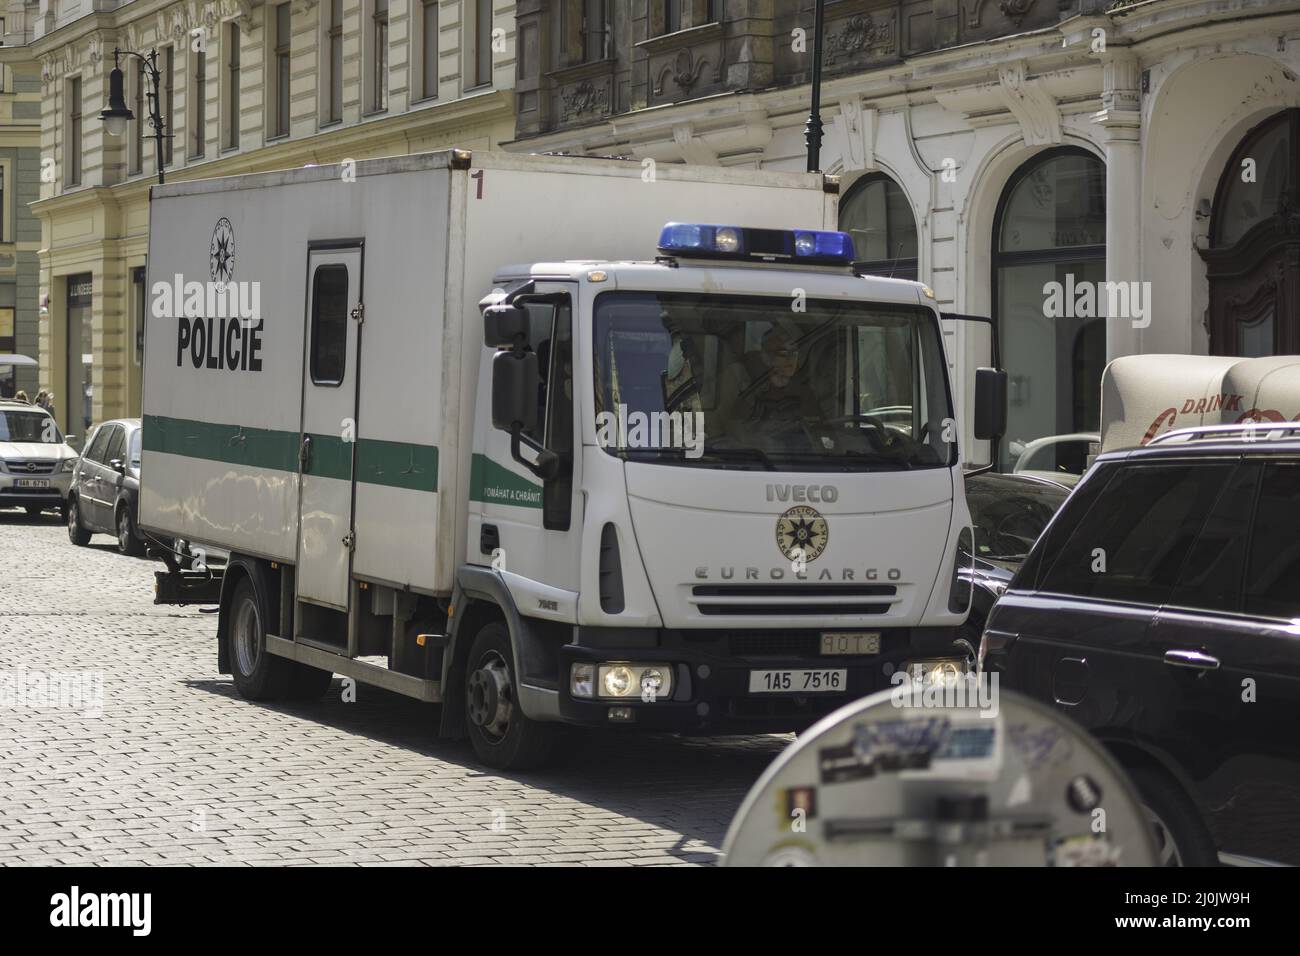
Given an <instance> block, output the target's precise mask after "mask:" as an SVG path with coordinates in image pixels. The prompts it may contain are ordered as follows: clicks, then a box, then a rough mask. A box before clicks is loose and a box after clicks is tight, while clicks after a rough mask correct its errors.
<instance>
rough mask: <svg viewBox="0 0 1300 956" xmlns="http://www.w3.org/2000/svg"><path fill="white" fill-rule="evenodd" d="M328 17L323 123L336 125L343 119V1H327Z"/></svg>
mask: <svg viewBox="0 0 1300 956" xmlns="http://www.w3.org/2000/svg"><path fill="white" fill-rule="evenodd" d="M329 5H330V6H329V16H328V17H327V18H326V20H325V44H324V47H325V62H324V63H322V64H321V67H322V69H321V72H322V73H324V74H325V82H326V88H327V90H328V92H327V94H326V97H325V122H327V123H337V122H339V121H340V120H342V119H343V0H329Z"/></svg>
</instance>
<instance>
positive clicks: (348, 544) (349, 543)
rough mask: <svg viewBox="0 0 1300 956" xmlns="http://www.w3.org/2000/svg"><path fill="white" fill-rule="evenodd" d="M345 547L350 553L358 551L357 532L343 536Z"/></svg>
mask: <svg viewBox="0 0 1300 956" xmlns="http://www.w3.org/2000/svg"><path fill="white" fill-rule="evenodd" d="M343 547H345V548H347V549H348V550H349V551H355V550H356V548H357V533H356V532H355V531H349V532H348V533H347V534H345V535H344V536H343Z"/></svg>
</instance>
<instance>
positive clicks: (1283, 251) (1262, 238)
mask: <svg viewBox="0 0 1300 956" xmlns="http://www.w3.org/2000/svg"><path fill="white" fill-rule="evenodd" d="M1245 170H1250V171H1252V172H1253V175H1252V176H1247V175H1245V174H1244V171H1245ZM1298 202H1300V110H1295V109H1292V110H1285V111H1283V112H1281V113H1276V114H1274V115H1273V116H1271V117H1269V118H1268V119H1267V120H1265V121H1264V122H1263V123H1261V124H1260V125H1259V126H1256V127H1255V128H1254V129H1252V130H1251V131H1250V132H1248V133H1247V134H1246V135H1245V137H1244V138H1243V139H1242V141H1241V142H1240V143H1239V144H1238V146H1237V149H1236V150H1235V151H1234V152H1233V154H1232V157H1231V158H1230V159H1229V160H1228V164H1227V165H1226V166H1224V168H1223V173H1222V175H1221V177H1220V180H1219V187H1218V189H1217V191H1216V193H1215V197H1214V206H1213V213H1212V216H1211V219H1210V247H1209V248H1208V249H1205V250H1202V251H1201V256H1202V258H1203V259H1204V260H1205V265H1206V276H1207V278H1208V279H1209V285H1210V308H1209V332H1210V343H1209V345H1210V348H1209V351H1210V354H1211V355H1240V356H1245V357H1247V358H1254V357H1258V356H1264V355H1290V354H1294V353H1295V352H1300V265H1298V264H1297V263H1298V262H1300V238H1298V237H1297V236H1296V235H1295V233H1294V231H1293V229H1292V222H1293V217H1294V215H1295V210H1296V208H1297V203H1298Z"/></svg>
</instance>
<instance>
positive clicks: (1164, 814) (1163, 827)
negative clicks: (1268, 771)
mask: <svg viewBox="0 0 1300 956" xmlns="http://www.w3.org/2000/svg"><path fill="white" fill-rule="evenodd" d="M1129 775H1130V776H1131V777H1132V778H1133V782H1134V783H1135V784H1137V788H1138V792H1139V794H1140V795H1141V797H1142V809H1143V810H1145V811H1146V814H1147V818H1148V820H1150V822H1151V828H1152V830H1153V834H1152V836H1153V838H1154V839H1155V842H1156V857H1157V859H1158V860H1159V863H1158V865H1159V866H1218V865H1219V851H1218V849H1217V848H1216V847H1215V845H1214V838H1213V837H1212V836H1211V835H1210V831H1209V829H1208V828H1207V827H1206V825H1205V821H1204V819H1202V817H1201V813H1200V811H1199V810H1197V808H1196V804H1195V803H1193V802H1192V800H1191V798H1190V797H1189V796H1187V794H1186V793H1184V792H1183V788H1182V787H1180V786H1179V785H1178V784H1177V783H1176V782H1175V781H1174V780H1172V779H1171V778H1170V777H1169V776H1168V775H1166V774H1165V773H1163V772H1161V771H1159V770H1153V769H1151V768H1150V767H1137V768H1133V769H1130V770H1129Z"/></svg>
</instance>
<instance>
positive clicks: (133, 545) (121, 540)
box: [117, 504, 144, 558]
mask: <svg viewBox="0 0 1300 956" xmlns="http://www.w3.org/2000/svg"><path fill="white" fill-rule="evenodd" d="M117 550H119V551H121V552H122V553H123V554H125V555H128V556H130V557H133V558H136V557H139V556H140V555H141V554H143V553H144V545H143V544H141V542H140V539H139V538H137V537H136V535H135V522H134V521H132V520H131V509H130V508H128V507H127V506H126V505H125V504H120V505H118V506H117Z"/></svg>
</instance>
